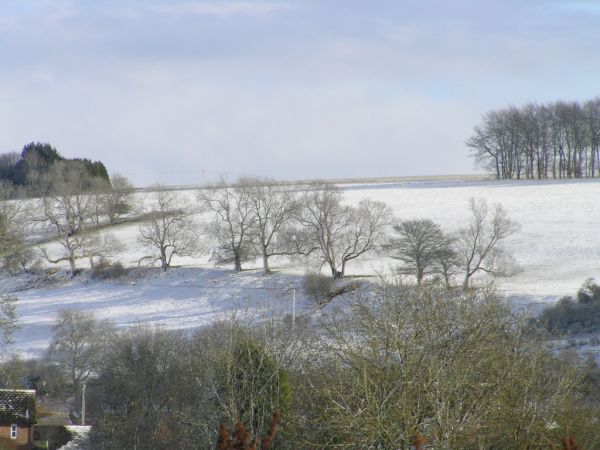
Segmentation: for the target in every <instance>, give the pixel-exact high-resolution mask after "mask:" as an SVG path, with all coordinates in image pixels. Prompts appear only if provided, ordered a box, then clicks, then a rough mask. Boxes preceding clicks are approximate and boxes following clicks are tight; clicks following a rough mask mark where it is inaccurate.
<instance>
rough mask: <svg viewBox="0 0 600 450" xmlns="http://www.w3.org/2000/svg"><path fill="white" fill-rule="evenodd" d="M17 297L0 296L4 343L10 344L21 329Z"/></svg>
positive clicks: (0, 323)
mask: <svg viewBox="0 0 600 450" xmlns="http://www.w3.org/2000/svg"><path fill="white" fill-rule="evenodd" d="M17 302H18V299H17V297H14V296H12V295H6V294H0V333H1V334H2V343H3V344H10V343H11V342H12V335H13V333H14V332H15V330H16V329H17V328H18V327H19V326H18V321H17Z"/></svg>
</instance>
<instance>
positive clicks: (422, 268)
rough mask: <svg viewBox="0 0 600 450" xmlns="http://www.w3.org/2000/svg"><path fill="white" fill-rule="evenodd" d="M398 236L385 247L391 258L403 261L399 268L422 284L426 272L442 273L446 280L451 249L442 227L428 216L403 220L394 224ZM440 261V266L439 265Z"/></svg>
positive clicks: (418, 283)
mask: <svg viewBox="0 0 600 450" xmlns="http://www.w3.org/2000/svg"><path fill="white" fill-rule="evenodd" d="M394 231H396V233H397V237H395V238H393V239H391V240H390V242H389V244H388V248H389V249H390V250H391V251H392V254H391V256H392V258H394V259H398V260H400V261H402V262H403V263H404V265H403V266H401V267H400V272H401V273H404V274H409V275H414V276H415V278H416V280H417V285H421V283H422V282H423V278H425V277H426V276H427V275H433V274H438V273H442V274H444V278H445V279H446V281H447V282H448V278H447V277H446V275H449V269H450V268H449V267H448V265H447V264H446V262H447V261H448V257H447V256H448V254H449V252H451V251H452V250H451V241H450V239H449V238H448V237H447V236H446V235H445V234H444V232H443V231H442V229H441V227H440V226H439V225H438V224H436V223H434V222H433V221H432V220H429V219H422V220H405V221H403V222H401V223H400V224H398V225H394ZM440 263H442V264H443V267H440Z"/></svg>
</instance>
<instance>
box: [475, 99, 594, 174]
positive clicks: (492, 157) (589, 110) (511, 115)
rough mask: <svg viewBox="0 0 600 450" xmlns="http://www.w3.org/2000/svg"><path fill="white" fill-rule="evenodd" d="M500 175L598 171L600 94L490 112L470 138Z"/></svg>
mask: <svg viewBox="0 0 600 450" xmlns="http://www.w3.org/2000/svg"><path fill="white" fill-rule="evenodd" d="M467 145H468V146H469V147H470V149H471V154H472V156H473V157H474V158H475V160H476V161H477V163H478V164H480V165H481V166H482V167H484V168H486V169H488V170H489V171H490V172H491V173H493V174H495V175H496V177H497V178H498V179H522V178H525V179H533V178H536V179H545V178H593V177H596V176H599V175H600V97H597V98H595V99H593V100H589V101H586V102H584V103H580V102H576V101H574V102H565V101H557V102H554V103H548V104H544V105H540V104H535V103H530V104H527V105H525V106H521V107H514V106H511V107H509V108H505V109H500V110H494V111H490V112H488V113H487V114H486V115H485V116H484V117H483V120H482V123H481V124H479V125H477V126H476V127H475V130H474V134H473V136H472V137H471V138H470V139H469V140H468V141H467Z"/></svg>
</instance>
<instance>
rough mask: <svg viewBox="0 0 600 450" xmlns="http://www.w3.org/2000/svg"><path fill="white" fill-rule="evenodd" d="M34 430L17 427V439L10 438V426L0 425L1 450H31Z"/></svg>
mask: <svg viewBox="0 0 600 450" xmlns="http://www.w3.org/2000/svg"><path fill="white" fill-rule="evenodd" d="M32 433H33V428H31V427H24V426H22V425H18V426H17V438H16V439H11V438H10V424H9V425H0V450H31V443H32V442H33V435H32Z"/></svg>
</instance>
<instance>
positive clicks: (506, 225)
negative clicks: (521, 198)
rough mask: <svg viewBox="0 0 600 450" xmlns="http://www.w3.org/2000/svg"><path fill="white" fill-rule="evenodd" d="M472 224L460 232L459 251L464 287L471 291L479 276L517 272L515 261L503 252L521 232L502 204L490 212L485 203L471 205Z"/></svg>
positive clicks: (479, 201) (504, 274)
mask: <svg viewBox="0 0 600 450" xmlns="http://www.w3.org/2000/svg"><path fill="white" fill-rule="evenodd" d="M469 208H470V210H471V222H470V224H469V226H468V227H466V228H463V229H461V230H460V231H459V232H458V237H457V241H456V248H457V253H458V255H459V258H460V260H461V265H462V268H463V273H464V279H463V286H464V287H465V288H467V287H469V284H470V281H471V278H472V277H473V275H475V274H476V273H478V272H485V273H487V274H489V275H492V276H506V275H509V274H511V273H512V272H513V271H514V269H515V265H514V261H512V259H511V257H510V255H509V254H507V253H506V251H505V250H504V249H503V248H502V245H501V244H502V241H503V240H504V239H506V238H507V237H509V236H510V235H512V234H513V233H515V232H516V231H518V229H519V226H518V224H517V223H515V222H513V221H512V220H510V219H509V218H508V217H507V215H506V211H505V210H504V208H503V207H502V205H500V204H496V205H495V207H494V209H493V211H489V209H488V205H487V202H486V201H485V200H482V199H478V200H475V199H473V198H472V199H471V200H470V201H469Z"/></svg>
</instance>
